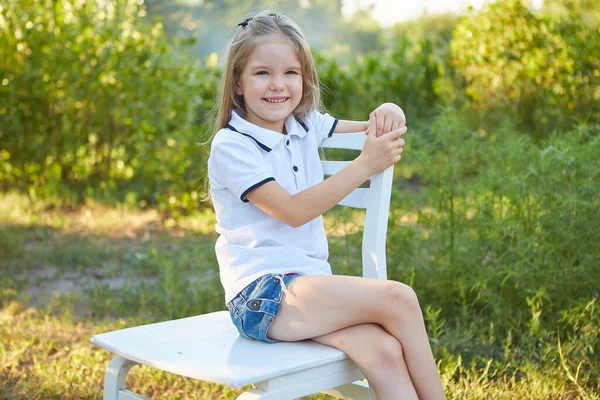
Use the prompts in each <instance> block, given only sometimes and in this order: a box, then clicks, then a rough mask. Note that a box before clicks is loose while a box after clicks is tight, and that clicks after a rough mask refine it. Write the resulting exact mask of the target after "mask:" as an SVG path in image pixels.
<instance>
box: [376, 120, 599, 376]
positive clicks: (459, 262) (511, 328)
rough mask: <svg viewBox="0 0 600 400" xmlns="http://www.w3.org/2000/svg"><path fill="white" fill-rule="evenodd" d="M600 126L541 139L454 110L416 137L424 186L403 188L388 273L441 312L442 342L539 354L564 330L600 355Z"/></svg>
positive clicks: (457, 347) (413, 154)
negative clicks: (479, 125) (487, 125)
mask: <svg viewBox="0 0 600 400" xmlns="http://www.w3.org/2000/svg"><path fill="white" fill-rule="evenodd" d="M599 130H600V126H598V125H595V126H594V125H592V126H590V125H580V126H579V127H578V128H576V129H574V130H571V131H567V132H561V133H557V134H555V135H553V136H551V137H550V138H548V139H547V140H545V141H543V142H542V143H540V144H539V145H536V144H534V143H533V142H532V140H531V139H530V138H529V137H528V136H526V135H522V134H518V132H517V131H516V130H515V128H514V127H512V126H510V124H506V125H505V126H504V127H499V128H498V129H497V130H495V131H494V132H492V133H488V132H485V131H481V130H480V131H476V130H472V129H471V128H470V127H469V125H468V124H467V123H466V122H465V121H463V120H462V118H461V117H460V114H459V113H458V112H457V111H456V110H454V109H446V110H444V111H443V112H442V113H441V114H440V116H438V117H437V118H436V119H435V121H434V122H433V124H431V125H430V126H429V127H428V128H426V129H423V131H422V132H418V133H417V134H414V135H412V136H411V137H410V139H408V138H407V141H408V143H409V146H410V147H408V148H407V152H406V158H412V159H414V161H413V163H411V168H412V169H411V170H410V171H409V172H410V174H411V178H412V180H413V181H415V180H418V181H419V182H420V185H419V187H418V188H417V189H418V190H417V194H416V195H411V194H410V192H408V191H407V190H398V189H397V190H396V191H395V192H394V195H393V198H392V212H391V217H390V226H389V238H388V253H389V255H390V256H389V259H388V263H389V267H388V269H389V275H390V277H391V278H393V279H397V280H400V281H404V282H409V283H412V284H413V285H414V287H415V288H416V291H417V293H418V294H419V296H420V298H421V299H422V301H424V304H426V306H427V308H429V309H430V313H432V312H433V311H434V310H437V314H436V320H442V321H445V323H446V327H447V329H446V330H445V331H444V332H445V333H444V334H442V336H443V337H442V338H441V339H440V340H441V342H442V343H443V344H444V345H446V346H450V344H451V345H452V346H454V348H453V350H454V351H456V352H457V353H460V354H462V355H463V356H464V357H467V358H468V357H469V355H470V356H471V357H472V356H475V355H477V354H485V355H486V356H492V357H500V356H501V355H502V354H503V350H502V346H503V343H504V342H505V341H506V340H509V341H512V342H511V343H513V344H514V345H516V346H517V347H518V348H520V349H521V351H525V350H527V353H528V354H529V356H530V357H533V355H534V354H536V353H537V351H538V350H539V349H538V347H537V346H538V345H540V343H542V344H544V345H551V346H553V349H554V351H555V350H556V345H557V340H558V337H557V334H559V335H560V337H561V338H563V344H564V342H567V339H565V338H570V339H569V340H570V341H569V342H568V345H569V346H571V348H572V349H575V350H573V351H574V352H576V353H579V356H578V357H579V358H578V359H579V360H580V361H581V363H582V365H585V366H586V368H592V366H593V365H596V366H597V365H600V364H599V363H598V361H600V359H599V358H598V357H599V356H598V353H597V352H594V350H593V349H595V348H598V346H599V345H600V341H599V340H598V338H599V337H600V336H598V335H597V332H598V326H599V325H598V323H599V322H600V313H599V312H598V309H597V307H595V306H594V304H596V303H597V301H598V295H599V293H598V287H600V269H599V268H598V266H599V260H600V230H599V229H598V216H597V214H598V209H600V161H599V160H598V156H597V155H598V154H599V153H600V137H599V135H598V131H599ZM402 167H403V166H402V165H400V168H402ZM409 188H410V187H408V188H407V189H409ZM573 310H579V311H577V313H575V314H577V315H583V316H582V317H581V319H580V320H578V322H576V321H572V319H573V318H575V317H574V315H575V314H574V311H573ZM584 310H585V311H584ZM432 315H433V314H432ZM584 317H585V318H584ZM434 325H435V324H434ZM457 329H458V330H459V331H457ZM440 331H443V330H440ZM461 332H462V333H461ZM594 332H596V333H594ZM461 335H463V336H461ZM461 337H462V339H461ZM459 339H460V340H459ZM555 354H556V353H555Z"/></svg>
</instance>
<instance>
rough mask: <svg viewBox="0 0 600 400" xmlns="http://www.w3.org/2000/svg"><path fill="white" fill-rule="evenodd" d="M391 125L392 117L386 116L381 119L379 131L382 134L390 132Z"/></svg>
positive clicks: (392, 123) (392, 122)
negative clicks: (380, 130)
mask: <svg viewBox="0 0 600 400" xmlns="http://www.w3.org/2000/svg"><path fill="white" fill-rule="evenodd" d="M393 125H394V118H392V117H386V118H385V119H384V120H383V132H381V133H382V134H384V133H388V132H391V131H392V130H393V128H392V126H393Z"/></svg>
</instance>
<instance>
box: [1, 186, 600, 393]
mask: <svg viewBox="0 0 600 400" xmlns="http://www.w3.org/2000/svg"><path fill="white" fill-rule="evenodd" d="M461 207H462V206H461ZM415 209H416V210H419V211H414V210H415ZM462 209H467V208H466V206H465V207H463V208H462ZM364 216H365V215H364V211H363V210H354V209H348V208H338V207H336V208H334V209H333V210H332V211H331V212H329V213H327V214H325V216H324V223H325V227H326V231H327V233H328V237H329V239H330V240H329V245H330V262H331V265H332V268H333V270H334V272H335V273H341V274H347V275H357V274H360V269H361V261H360V260H361V258H360V240H361V237H362V224H363V219H364ZM441 217H443V215H441V214H439V213H438V212H437V211H436V210H434V209H433V208H431V207H414V208H413V209H409V210H402V209H400V208H395V209H392V212H391V215H390V225H391V226H392V227H395V229H396V231H392V232H390V234H389V235H388V250H389V249H390V248H396V249H400V250H397V251H396V252H393V253H390V254H389V260H388V270H389V273H390V274H396V275H398V276H400V275H402V274H404V275H407V274H409V275H410V274H411V272H410V271H411V269H410V268H412V267H411V264H410V263H406V264H405V263H404V262H399V261H394V260H395V259H397V257H399V256H403V255H406V254H410V253H408V252H410V251H423V252H425V254H426V255H427V253H426V252H428V251H431V250H430V248H429V247H424V246H426V243H429V242H419V241H418V237H419V236H422V235H424V234H425V233H427V235H429V234H435V230H433V228H432V227H430V226H428V225H424V224H423V222H424V220H427V222H428V223H432V221H433V222H435V221H437V219H439V218H441ZM467 217H468V215H467ZM168 219H172V222H171V223H168V224H167V223H165V221H167V220H168ZM411 232H412V233H411ZM414 232H416V233H417V234H416V236H414ZM403 235H405V236H403ZM215 238H216V235H215V233H214V215H213V214H212V213H211V212H206V213H203V214H199V215H194V216H188V217H180V218H174V217H165V216H162V215H161V214H160V213H159V212H157V211H155V210H131V209H128V208H127V207H124V206H120V207H112V208H111V207H106V206H102V205H100V204H94V203H90V202H88V203H86V204H85V205H83V206H81V207H79V208H77V209H68V210H63V209H60V208H56V207H54V206H52V204H50V203H47V202H42V201H35V202H33V203H31V202H29V200H28V199H27V197H25V196H18V195H14V194H9V195H5V196H2V197H0V252H1V255H2V257H3V258H2V259H3V262H2V263H0V337H1V338H2V341H1V342H0V398H11V399H13V398H14V399H25V398H81V399H96V398H99V397H101V393H102V381H103V375H104V369H105V368H106V365H107V363H108V362H109V360H110V358H111V357H112V355H111V354H109V353H108V352H107V351H105V350H103V349H100V348H97V347H95V346H93V345H92V344H91V343H90V342H89V339H90V338H91V336H92V335H93V334H95V333H99V332H106V331H110V330H114V329H122V328H125V327H129V326H134V325H139V324H143V323H151V322H158V321H163V320H168V319H173V318H180V317H185V316H191V315H198V314H203V313H206V312H211V311H216V310H223V309H225V305H224V302H223V293H222V288H221V286H220V283H219V279H218V267H217V262H216V258H215V255H214V240H215ZM408 240H410V243H411V245H410V246H407V245H404V244H402V243H404V242H405V241H408ZM398 246H399V247H398ZM415 254H418V253H415ZM432 260H434V259H432ZM482 266H485V265H484V264H482ZM482 266H479V268H482ZM407 267H408V268H407ZM418 268H419V270H418V271H419V272H418V274H417V275H416V278H417V279H418V278H420V277H421V279H423V278H422V276H423V274H424V272H423V271H425V268H426V266H424V265H423V266H419V267H418ZM412 271H413V272H412V273H413V274H414V269H413V270H412ZM426 275H427V276H429V274H426ZM413 276H415V275H413ZM427 279H429V278H427ZM407 281H408V280H407ZM455 283H456V285H459V286H460V285H463V284H464V283H463V281H459V282H455ZM444 284H445V283H444V282H441V283H439V284H438V285H437V286H438V287H439V290H440V291H442V290H444V287H445V286H444ZM442 293H443V292H442ZM467 295H470V294H469V293H467V294H466V295H465V296H467ZM540 296H541V297H539V298H538V297H532V298H531V307H532V309H531V313H532V316H535V315H537V314H536V313H541V315H542V317H544V316H545V315H546V314H545V312H546V311H545V310H546V308H545V307H546V304H545V303H543V302H541V301H542V300H541V299H542V298H543V296H542V295H540ZM455 301H464V300H460V299H459V300H455ZM594 305H595V302H594V301H591V302H589V303H588V304H587V305H582V306H574V308H572V309H570V310H569V311H568V312H566V311H565V314H564V321H565V324H567V325H568V326H570V327H571V328H572V332H573V333H572V334H570V336H568V337H565V338H564V340H563V342H562V352H563V356H564V357H563V358H564V365H561V362H560V358H559V355H558V352H557V346H556V343H555V342H554V341H553V340H552V338H551V337H550V338H549V339H548V338H546V336H547V335H548V334H547V333H545V332H544V331H540V332H539V333H537V334H535V335H534V336H531V337H530V336H523V337H519V338H513V337H512V336H510V333H509V337H508V339H502V341H499V339H498V338H496V337H495V335H496V334H495V333H494V329H493V327H491V328H490V329H487V328H486V325H485V324H487V325H489V321H486V320H483V319H479V317H477V316H476V315H475V314H473V315H470V314H469V313H474V312H477V311H476V310H473V309H471V308H467V309H465V313H466V315H467V316H466V317H464V318H463V319H460V318H459V319H456V320H455V321H453V323H452V324H451V323H449V321H446V319H444V317H443V315H444V314H443V313H441V311H442V309H432V308H431V307H425V309H424V312H425V319H426V323H427V326H428V330H429V331H430V334H431V335H430V336H431V337H432V347H433V350H434V353H435V355H436V359H438V360H439V363H438V367H439V370H440V374H441V376H442V380H443V383H444V386H445V388H446V391H447V394H448V398H449V399H482V400H483V399H491V398H493V399H506V400H517V399H524V398H527V399H534V400H537V399H540V400H542V399H548V398H552V399H565V400H567V399H569V400H570V399H576V398H586V399H592V400H597V399H599V397H598V395H597V394H596V393H593V392H590V390H589V387H590V385H591V387H593V385H594V383H593V378H592V377H591V375H592V374H593V373H594V371H593V368H594V367H593V365H591V364H589V361H579V362H578V361H577V360H591V359H592V358H593V357H594V356H593V354H592V353H589V352H590V351H593V350H589V349H592V348H593V346H594V343H595V340H596V339H595V337H597V335H598V334H600V331H599V329H600V328H599V327H598V326H597V324H596V323H595V322H594V321H595V318H597V313H596V311H595V307H594ZM457 307H458V308H459V309H461V308H460V307H463V306H462V305H460V304H459V305H458V306H457ZM460 312H461V311H458V313H459V314H460ZM532 318H533V317H532ZM538 318H539V317H538ZM479 324H483V325H479ZM530 324H535V321H534V320H532V321H531V322H530ZM536 326H537V325H536ZM533 328H535V326H534V325H531V327H530V328H527V327H525V328H524V329H525V331H526V330H527V329H529V330H531V329H533ZM537 329H539V326H538V328H537ZM525 331H523V332H525ZM515 332H517V331H515ZM536 335H537V336H536ZM543 335H546V336H543ZM584 353H585V355H584ZM590 354H591V355H590ZM566 371H569V372H568V373H569V374H571V378H569V377H568V374H567V372H566ZM579 382H581V383H585V382H587V386H585V387H579V386H578V384H579ZM128 384H129V385H131V387H132V389H133V390H135V391H137V392H138V393H141V394H143V395H145V396H149V397H151V398H165V399H176V398H199V399H234V398H235V397H236V396H238V395H239V394H240V393H241V392H242V391H243V389H236V390H232V389H229V388H226V387H223V386H220V385H213V384H209V383H205V382H199V381H194V380H191V379H186V378H182V377H178V376H175V375H172V374H168V373H165V372H161V371H157V370H154V369H152V368H147V367H136V368H134V369H133V370H132V372H131V374H130V377H129V379H128ZM586 390H587V392H586ZM305 399H331V398H330V397H328V396H325V395H316V396H310V397H306V398H305Z"/></svg>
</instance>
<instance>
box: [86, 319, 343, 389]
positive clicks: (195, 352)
mask: <svg viewBox="0 0 600 400" xmlns="http://www.w3.org/2000/svg"><path fill="white" fill-rule="evenodd" d="M91 341H92V343H94V344H96V345H98V346H100V347H103V348H105V349H106V350H108V351H110V352H112V353H114V354H117V355H120V356H122V357H124V358H126V359H128V360H131V361H134V362H137V363H139V364H144V365H147V366H149V367H153V368H158V369H162V370H165V371H168V372H172V373H175V374H178V375H183V376H187V377H189V378H195V379H200V380H203V381H208V382H213V383H218V384H221V385H227V386H230V387H233V388H236V387H240V386H244V385H248V384H251V383H256V382H261V381H264V380H267V379H270V378H274V377H278V376H282V375H287V374H289V373H293V372H297V371H301V370H304V369H306V368H312V367H316V366H319V365H325V364H329V363H332V362H336V361H340V360H344V359H347V358H348V357H347V356H346V354H345V353H343V352H342V351H340V350H338V349H335V348H333V347H329V346H324V345H321V344H318V343H315V342H313V341H311V340H306V341H302V342H293V343H290V342H286V343H273V344H270V343H264V342H259V341H256V340H250V339H246V338H243V337H241V336H240V335H239V333H238V332H237V329H236V328H235V326H234V325H233V323H232V322H231V319H230V317H229V313H228V312H227V311H219V312H214V313H210V314H204V315H199V316H197V317H190V318H182V319H178V320H173V321H165V322H159V323H155V324H150V325H142V326H137V327H134V328H128V329H122V330H118V331H112V332H106V333H102V334H98V335H94V336H93V337H92V339H91Z"/></svg>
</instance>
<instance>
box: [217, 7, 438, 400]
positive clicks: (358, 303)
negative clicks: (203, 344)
mask: <svg viewBox="0 0 600 400" xmlns="http://www.w3.org/2000/svg"><path fill="white" fill-rule="evenodd" d="M223 81H224V82H223V91H222V94H221V99H220V109H219V115H218V120H217V129H218V132H217V133H216V134H215V136H214V138H213V140H212V144H211V152H210V157H209V160H208V175H209V182H210V193H211V197H212V200H213V204H214V208H215V212H216V216H217V226H216V229H217V232H218V233H219V235H220V236H219V238H218V240H217V243H216V246H215V249H216V254H217V259H218V262H219V268H220V278H221V282H222V284H223V287H224V289H225V298H226V303H227V307H228V308H229V310H230V314H231V318H232V320H233V322H234V324H235V325H236V327H237V329H238V330H239V332H240V335H242V336H244V337H246V338H251V339H255V340H262V341H265V342H269V343H273V342H277V341H298V340H305V339H312V340H314V341H315V342H318V343H322V344H325V345H328V346H333V347H336V348H338V349H340V350H342V351H344V352H345V353H346V354H347V355H348V356H349V357H350V358H351V359H352V360H354V362H355V363H356V364H357V365H358V366H359V368H360V369H361V371H362V372H363V373H364V375H365V376H366V378H367V379H368V381H369V383H370V385H371V386H372V388H373V390H374V391H375V393H376V394H377V398H378V399H380V400H384V399H400V398H402V399H416V398H420V399H444V398H445V396H444V392H443V389H442V385H441V382H440V378H439V376H438V372H437V369H436V365H435V362H434V359H433V355H432V352H431V348H430V346H429V342H428V339H427V333H426V330H425V325H424V321H423V317H422V314H421V309H420V307H419V302H418V300H417V297H416V295H415V293H414V291H413V290H412V289H411V288H410V287H409V286H407V285H404V284H402V283H399V282H394V281H383V280H377V279H367V278H362V277H351V276H337V275H332V272H331V267H330V265H329V263H328V262H327V256H328V250H327V239H326V237H325V232H324V228H323V220H322V217H321V215H322V214H323V213H324V212H325V211H327V210H329V209H330V208H332V207H333V206H334V205H336V204H337V203H338V202H339V201H340V200H342V199H343V198H344V197H345V196H346V195H348V194H349V193H350V192H351V191H352V190H354V189H355V188H357V187H358V186H359V185H361V184H362V183H363V182H365V181H366V180H368V178H369V177H371V176H372V175H374V174H375V173H377V172H380V171H382V170H384V169H385V168H387V167H389V166H390V165H392V164H394V163H396V162H397V161H399V160H400V155H401V153H402V148H403V145H404V140H403V139H402V138H401V136H402V134H404V133H405V132H406V129H407V128H406V126H405V118H404V114H403V112H402V110H401V109H400V108H399V107H398V106H396V105H394V104H384V105H382V106H380V107H378V108H377V109H375V110H374V111H373V112H372V113H371V116H370V120H369V122H357V121H338V120H337V119H335V118H333V117H331V116H330V115H328V114H322V113H319V112H318V111H317V110H318V108H319V103H320V92H319V83H318V79H317V74H316V71H315V67H314V64H313V59H312V56H311V53H310V49H309V47H308V44H307V43H306V41H305V39H304V37H303V35H302V33H301V31H300V29H299V28H298V26H297V25H296V24H295V23H294V22H293V21H292V20H290V19H289V18H288V17H286V16H283V15H281V14H277V13H274V12H262V13H259V14H257V15H255V16H254V17H253V18H248V19H247V20H245V21H243V22H242V23H240V24H239V27H238V30H237V32H236V34H235V36H234V38H233V42H232V44H231V48H230V50H229V56H228V59H227V67H226V70H225V74H224V79H223ZM358 131H365V133H366V134H367V138H366V142H365V144H364V148H363V150H362V152H361V153H360V155H359V156H358V157H357V158H356V159H355V160H354V161H352V162H351V163H350V164H349V165H348V166H347V167H345V168H344V169H343V170H342V171H340V172H339V173H337V174H336V175H334V176H331V177H329V178H328V179H326V180H323V171H322V168H321V163H320V161H319V154H318V147H319V145H320V143H321V141H322V140H324V139H325V138H327V137H329V136H331V135H332V134H333V133H347V132H358Z"/></svg>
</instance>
